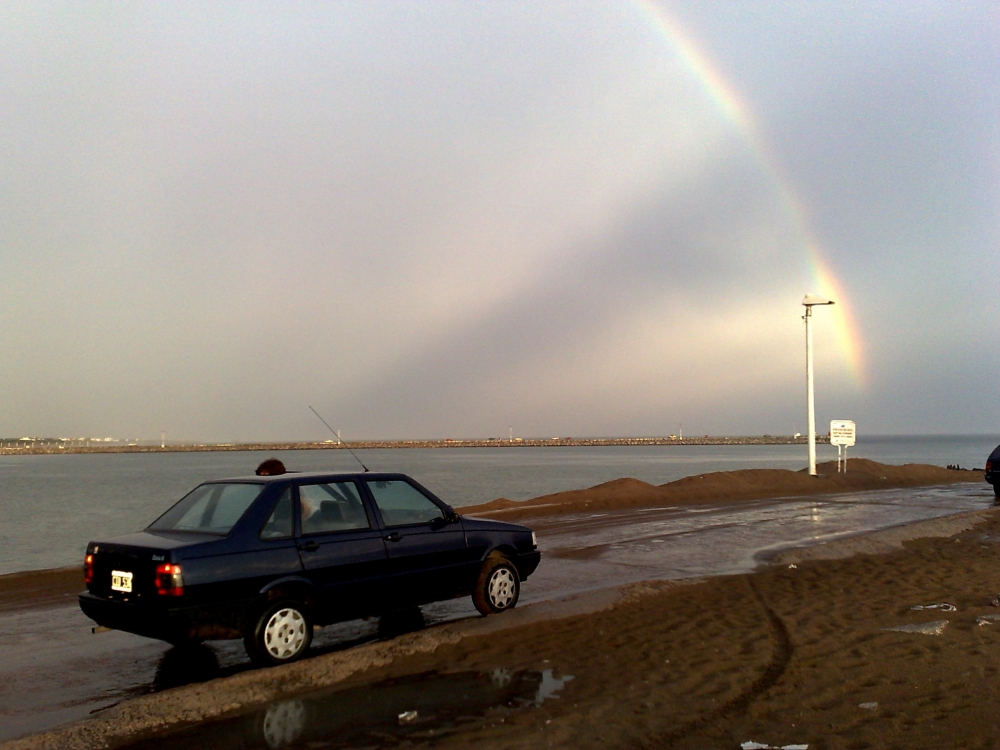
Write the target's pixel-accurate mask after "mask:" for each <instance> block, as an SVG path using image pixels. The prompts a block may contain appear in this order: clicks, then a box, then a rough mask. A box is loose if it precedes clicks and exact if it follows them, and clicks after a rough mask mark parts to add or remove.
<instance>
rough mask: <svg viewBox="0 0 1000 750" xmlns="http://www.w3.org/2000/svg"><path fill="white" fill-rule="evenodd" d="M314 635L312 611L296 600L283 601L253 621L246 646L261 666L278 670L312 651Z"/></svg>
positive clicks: (263, 611)
mask: <svg viewBox="0 0 1000 750" xmlns="http://www.w3.org/2000/svg"><path fill="white" fill-rule="evenodd" d="M312 634H313V623H312V617H311V616H310V614H309V609H308V608H307V607H305V606H304V605H303V604H302V603H301V602H299V601H297V600H295V599H283V600H281V601H277V602H272V603H271V604H269V605H268V606H266V607H265V608H264V609H263V610H261V613H260V615H259V616H258V617H255V618H251V620H250V622H249V624H248V626H247V629H246V632H245V633H244V635H243V645H244V647H245V648H246V651H247V656H249V657H250V661H252V662H253V663H254V664H256V665H257V666H263V667H266V666H276V665H278V664H288V663H290V662H293V661H295V660H296V659H301V658H302V657H303V656H304V655H305V653H306V651H308V650H309V645H310V644H311V643H312Z"/></svg>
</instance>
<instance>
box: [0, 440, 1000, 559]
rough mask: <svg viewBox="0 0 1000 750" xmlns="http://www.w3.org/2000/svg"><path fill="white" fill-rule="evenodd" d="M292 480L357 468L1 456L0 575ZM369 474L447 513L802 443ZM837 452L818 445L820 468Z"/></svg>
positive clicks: (981, 443) (396, 454)
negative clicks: (220, 487) (213, 500)
mask: <svg viewBox="0 0 1000 750" xmlns="http://www.w3.org/2000/svg"><path fill="white" fill-rule="evenodd" d="M998 442H1000V437H997V436H902V437H898V436H894V437H887V436H883V437H868V438H865V437H862V438H861V439H860V441H859V443H858V445H857V446H855V447H854V448H850V449H848V450H849V456H850V457H859V458H870V459H873V460H875V461H881V462H883V463H889V464H903V463H927V464H936V465H939V466H945V465H948V464H958V465H961V466H962V467H963V468H981V467H982V466H983V464H984V463H985V460H986V456H988V455H989V453H990V452H991V451H992V450H993V448H994V447H996V445H997V443H998ZM272 455H273V456H275V457H277V458H279V459H281V460H282V461H283V462H284V463H285V465H286V466H287V467H288V468H289V470H292V471H357V470H359V469H360V466H359V464H358V462H357V461H356V460H355V459H354V458H353V457H352V456H351V454H350V453H348V452H347V451H345V450H306V451H279V452H276V453H273V454H272V453H263V452H246V451H219V452H199V453H107V454H69V455H37V456H0V518H2V522H0V574H3V573H12V572H15V571H21V570H38V569H43V568H54V567H61V566H66V565H75V564H77V563H80V561H81V560H82V558H83V552H84V549H85V548H86V545H87V542H88V541H90V540H91V539H100V538H108V537H112V536H116V535H119V534H126V533H129V532H131V531H135V530H136V529H141V528H143V527H145V526H146V525H148V524H149V523H150V522H151V521H152V520H153V519H154V518H156V517H157V516H159V515H160V514H161V513H162V512H163V511H164V510H166V509H167V508H168V507H169V506H170V505H171V504H172V503H173V502H174V501H175V500H177V499H179V498H180V497H181V496H182V495H184V494H185V493H186V492H187V491H188V490H190V489H192V488H193V487H195V486H196V485H197V484H199V483H200V482H203V481H205V480H208V479H220V478H225V477H235V476H247V475H250V474H252V473H253V470H254V468H255V467H256V466H257V464H258V463H260V461H262V460H263V459H265V458H269V457H271V456H272ZM358 457H359V458H360V460H361V461H363V462H364V463H365V465H367V466H368V468H369V469H370V470H372V471H396V472H402V473H405V474H409V475H410V476H412V477H414V478H415V479H417V481H419V482H421V483H422V484H424V485H425V486H426V487H427V488H428V489H430V490H431V491H432V492H434V493H436V494H437V495H438V496H439V497H441V499H443V500H444V501H445V502H448V503H451V504H452V505H453V506H455V507H456V508H461V507H463V506H466V505H475V504H477V503H483V502H487V501H489V500H494V499H496V498H498V497H506V498H509V499H511V500H526V499H528V498H532V497H537V496H539V495H545V494H549V493H552V492H560V491H563V490H571V489H582V488H585V487H593V486H594V485H597V484H600V483H602V482H607V481H610V480H612V479H618V478H620V477H633V478H635V479H640V480H642V481H644V482H649V483H650V484H664V483H665V482H671V481H673V480H675V479H680V478H682V477H685V476H690V475H692V474H703V473H707V472H712V471H733V470H736V469H791V470H799V469H802V468H804V467H805V465H806V460H807V459H806V448H805V446H802V445H666V446H593V447H589V446H588V447H575V446H553V447H532V448H527V447H521V448H519V447H510V448H412V449H398V448H397V449H377V450H363V451H358ZM836 457H837V449H836V448H834V447H832V446H829V445H819V446H817V458H818V460H819V461H821V462H822V461H831V460H835V459H836Z"/></svg>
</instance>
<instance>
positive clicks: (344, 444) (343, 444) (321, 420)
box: [309, 406, 368, 473]
mask: <svg viewBox="0 0 1000 750" xmlns="http://www.w3.org/2000/svg"><path fill="white" fill-rule="evenodd" d="M309 408H310V409H312V413H313V414H315V415H316V416H317V417H319V421H320V422H322V423H323V424H325V425H326V429H328V430H329V431H330V432H332V433H333V434H334V435H335V436H336V438H337V442H338V443H340V444H341V445H342V446H344V447H345V448H347V450H348V451H350V453H351V455H352V456H354V460H355V461H357V462H358V463H359V464H361V468H362V469H364V470H365V473H367V472H368V467H367V466H365V465H364V463H363V462H362V461H361V459H360V458H358V455H357V454H356V453H355V452H354V451H352V450H351V446H349V445H348V444H347V443H344V442H341V440H340V435H337V431H336V430H335V429H333V428H332V427H331V426H330V425H328V424H327V423H326V420H325V419H323V417H320V416H319V412H318V411H316V410H315V409H313V408H312V407H311V406H310V407H309Z"/></svg>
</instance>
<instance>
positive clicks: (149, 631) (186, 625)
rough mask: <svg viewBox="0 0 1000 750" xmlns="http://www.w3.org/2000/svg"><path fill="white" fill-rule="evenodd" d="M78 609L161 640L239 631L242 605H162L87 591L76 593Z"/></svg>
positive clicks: (212, 637) (217, 636) (232, 634)
mask: <svg viewBox="0 0 1000 750" xmlns="http://www.w3.org/2000/svg"><path fill="white" fill-rule="evenodd" d="M79 602H80V609H81V610H83V613H84V614H85V615H87V617H89V618H90V619H91V620H93V621H94V622H96V623H97V624H98V625H101V626H103V627H105V628H111V629H112V630H124V631H126V632H128V633H135V634H136V635H142V636H146V637H147V638H157V639H159V640H161V641H168V642H171V643H176V642H179V641H185V640H191V639H200V640H215V639H218V640H223V639H227V638H239V637H241V635H242V616H243V611H244V608H243V607H238V606H236V605H227V606H225V607H219V606H213V607H205V606H196V607H165V606H162V605H160V603H159V602H157V604H158V605H160V606H153V605H148V604H136V603H132V602H123V601H120V600H117V599H105V598H102V597H99V596H95V595H93V594H91V593H89V592H86V591H85V592H83V593H82V594H80V596H79Z"/></svg>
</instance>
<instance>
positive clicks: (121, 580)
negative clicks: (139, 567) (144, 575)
mask: <svg viewBox="0 0 1000 750" xmlns="http://www.w3.org/2000/svg"><path fill="white" fill-rule="evenodd" d="M111 590H112V591H124V592H125V593H126V594H128V593H131V592H132V574H131V573H129V572H128V571H125V570H112V571H111Z"/></svg>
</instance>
